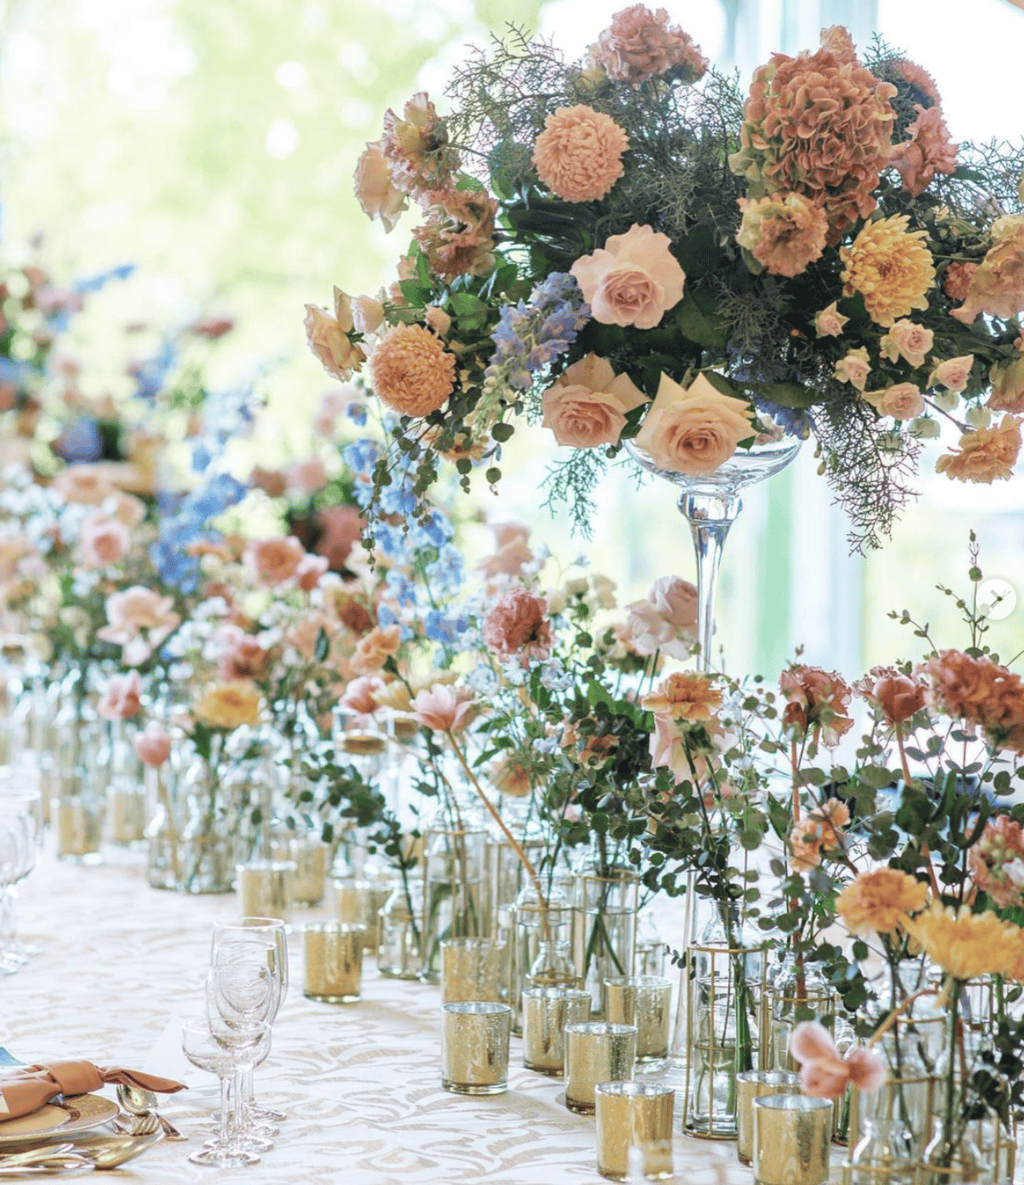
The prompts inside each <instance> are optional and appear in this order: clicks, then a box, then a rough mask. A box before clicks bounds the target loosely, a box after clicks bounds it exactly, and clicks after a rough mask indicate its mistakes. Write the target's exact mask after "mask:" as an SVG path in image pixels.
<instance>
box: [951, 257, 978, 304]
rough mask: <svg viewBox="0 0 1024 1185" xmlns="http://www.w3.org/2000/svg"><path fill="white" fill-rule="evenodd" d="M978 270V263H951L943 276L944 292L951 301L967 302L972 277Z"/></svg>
mask: <svg viewBox="0 0 1024 1185" xmlns="http://www.w3.org/2000/svg"><path fill="white" fill-rule="evenodd" d="M977 270H978V264H976V263H951V264H950V265H949V267H947V268H946V270H945V272H944V273H943V276H942V291H943V292H945V294H946V295H947V296H948V297H949V299H950V300H966V299H967V293H968V292H970V290H971V277H972V276H973V275H974V273H975V272H976V271H977Z"/></svg>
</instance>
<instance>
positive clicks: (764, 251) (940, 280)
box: [306, 4, 1024, 546]
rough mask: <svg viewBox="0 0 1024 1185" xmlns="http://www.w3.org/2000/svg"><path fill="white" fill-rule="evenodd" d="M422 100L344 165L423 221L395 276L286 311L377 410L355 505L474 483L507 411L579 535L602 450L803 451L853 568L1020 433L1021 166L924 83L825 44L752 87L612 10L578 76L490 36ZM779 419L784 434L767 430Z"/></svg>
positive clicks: (903, 65)
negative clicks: (442, 101)
mask: <svg viewBox="0 0 1024 1185" xmlns="http://www.w3.org/2000/svg"><path fill="white" fill-rule="evenodd" d="M448 98H449V110H448V111H447V113H445V114H441V113H440V112H439V111H438V109H437V108H436V107H435V105H434V103H433V102H432V101H431V100H430V99H429V98H428V96H427V95H426V94H425V93H420V94H417V95H415V96H414V97H413V98H412V99H410V100H409V102H408V103H407V104H406V106H405V109H404V111H403V112H402V113H401V114H397V113H395V112H394V111H390V110H389V111H388V112H387V114H386V117H385V120H384V129H383V134H382V136H381V138H380V139H379V140H378V141H376V142H374V143H372V144H370V145H368V147H367V150H366V152H365V153H364V154H363V156H362V158H361V159H360V161H359V165H358V168H357V170H356V191H357V195H358V197H359V200H360V202H361V204H362V206H363V208H364V210H365V211H366V212H367V214H368V215H370V217H372V218H374V219H377V220H379V221H381V222H382V223H383V224H384V226H385V228H386V229H388V230H391V229H393V228H394V227H395V225H396V224H397V222H398V220H399V218H400V216H401V214H402V212H403V211H404V210H405V209H406V208H407V207H408V206H409V205H410V204H415V205H416V206H417V207H418V208H419V209H420V211H421V212H422V216H423V217H422V221H421V223H420V225H419V226H417V227H416V228H415V229H414V231H413V240H412V242H411V244H410V247H409V250H408V251H407V253H406V254H405V255H404V257H403V260H402V262H401V265H400V267H399V276H398V279H397V281H396V282H395V283H394V284H393V285H392V286H391V287H390V288H389V289H388V290H387V291H382V292H380V293H378V294H377V295H375V296H366V295H364V296H359V297H356V298H355V299H352V298H350V297H349V296H348V295H346V294H345V293H344V292H343V291H341V290H336V292H335V301H334V305H333V307H332V308H331V309H330V310H324V309H322V308H319V307H316V306H312V305H310V306H307V309H308V315H307V319H306V328H307V333H308V336H309V341H310V345H311V348H312V349H313V351H314V353H315V354H316V355H317V356H318V357H319V358H320V359H321V361H322V362H323V364H324V367H325V369H326V370H327V371H328V373H330V374H332V375H333V376H334V377H336V378H339V379H342V380H346V379H349V378H351V377H352V375H353V374H357V373H358V374H360V375H361V377H362V378H363V380H364V381H365V382H366V383H367V384H368V386H369V387H370V388H371V389H372V390H373V392H374V393H375V394H376V395H377V397H378V398H379V399H380V401H381V404H382V405H383V408H384V409H385V411H386V425H385V426H386V431H387V435H388V451H387V453H386V455H385V456H384V457H383V458H382V460H381V463H380V465H379V468H378V471H377V475H376V489H377V493H378V495H379V494H380V493H381V492H382V491H383V490H384V489H385V488H386V485H387V483H388V481H389V475H390V474H391V473H392V472H393V471H394V470H395V469H396V467H398V466H399V462H401V464H402V465H410V464H411V465H412V466H413V468H414V470H415V474H416V483H415V489H416V491H417V493H422V492H423V491H425V490H426V489H427V488H429V486H430V484H431V483H432V482H433V481H434V480H435V478H436V475H437V472H438V464H439V462H438V458H439V457H444V458H447V459H449V460H450V461H452V462H454V464H455V465H456V467H457V469H458V472H459V473H460V474H461V475H462V477H463V482H464V484H465V482H466V481H467V480H468V475H469V474H470V472H471V471H472V470H473V468H474V467H476V466H478V465H482V466H483V467H484V468H485V477H486V480H487V481H488V482H489V483H491V484H493V483H495V482H497V481H498V480H499V478H500V476H501V468H500V466H501V456H502V445H503V444H504V443H505V442H506V441H508V439H509V438H510V437H511V436H512V434H513V433H514V432H515V431H517V430H518V429H519V427H520V425H521V424H522V421H523V418H524V417H525V418H526V420H527V421H528V422H532V423H538V422H539V423H541V424H542V425H543V427H544V428H545V429H547V430H548V431H550V432H551V433H552V434H553V436H554V438H555V441H556V443H557V444H558V445H559V446H561V447H562V448H564V449H566V450H568V455H567V457H566V459H565V460H563V461H561V462H559V464H558V466H557V467H556V469H555V470H554V472H553V474H552V476H551V478H550V486H549V489H550V494H551V496H552V497H554V498H559V497H570V498H571V499H572V500H573V503H574V506H575V515H576V519H577V522H578V523H580V524H581V525H583V526H584V528H585V526H586V521H587V509H588V493H589V491H590V490H591V489H592V487H593V484H594V481H595V480H596V477H597V473H598V471H599V470H600V468H601V466H602V465H603V464H604V463H605V461H606V460H607V459H608V458H609V457H614V456H616V455H617V453H618V452H619V450H620V448H621V446H622V443H623V441H624V440H627V439H629V438H634V437H635V438H636V441H637V445H638V446H639V447H641V448H643V449H644V450H645V452H646V453H647V455H648V456H649V457H651V458H652V459H653V460H654V461H655V462H656V464H657V465H658V466H659V467H660V468H662V469H667V470H669V471H673V472H677V473H682V474H685V475H696V476H699V475H703V474H708V473H712V472H714V471H715V470H716V469H717V468H718V467H720V466H721V465H722V463H723V462H725V461H726V460H728V459H729V458H730V457H733V456H735V455H738V454H743V453H744V452H745V451H746V450H749V449H750V448H751V447H752V446H754V445H755V444H756V443H757V442H759V441H764V440H768V439H771V438H772V436H773V434H777V433H778V432H779V431H780V430H783V429H784V428H786V427H788V429H789V430H791V431H799V432H804V433H806V432H808V431H809V432H812V433H813V434H814V435H815V436H816V438H817V440H818V445H819V448H820V452H821V458H822V459H821V469H822V470H823V472H824V473H825V474H826V475H827V476H828V477H829V480H830V481H831V482H832V484H833V487H834V489H835V490H836V492H837V494H838V496H839V498H840V500H841V501H842V502H843V504H844V505H845V506H846V508H847V510H848V511H849V513H850V517H851V541H852V543H853V544H854V545H855V546H863V545H864V544H871V545H877V543H878V540H879V537H880V534H884V533H885V532H887V531H888V529H889V528H890V526H891V523H892V520H893V516H894V514H895V513H896V512H897V511H898V510H899V508H900V507H901V506H902V505H903V504H904V503H905V502H906V501H907V499H908V498H909V497H911V495H912V491H911V487H910V482H911V481H912V477H913V474H914V472H915V469H916V465H917V461H918V455H919V452H920V449H921V442H922V441H923V440H927V439H929V438H932V437H936V436H938V435H939V434H940V431H941V428H942V425H943V423H952V424H954V425H955V426H956V429H957V431H958V432H959V434H960V436H959V443H958V444H957V445H955V446H954V447H953V448H952V449H949V450H947V451H945V452H943V453H942V454H941V455H940V456H939V458H938V461H937V466H936V467H937V468H938V470H939V471H940V472H944V473H946V474H947V476H948V477H950V478H952V479H955V480H960V481H982V482H989V481H992V480H996V479H1002V478H1007V477H1009V476H1010V473H1011V471H1012V469H1013V465H1014V462H1015V461H1016V458H1017V455H1018V452H1019V449H1020V443H1021V437H1020V422H1021V420H1020V413H1021V412H1022V411H1024V353H1022V351H1024V337H1022V336H1021V326H1020V322H1019V314H1020V313H1021V311H1022V310H1024V214H1022V210H1024V206H1022V194H1021V189H1020V184H1021V176H1022V169H1024V155H1022V153H1021V151H1020V149H1019V148H1011V147H1009V146H1007V145H994V144H991V145H982V146H975V145H970V144H961V145H957V144H954V143H952V142H951V140H950V137H949V134H948V131H947V129H946V125H945V123H944V121H943V116H942V107H941V102H940V97H939V92H938V90H937V88H936V86H935V83H934V82H933V80H932V78H931V77H930V75H929V74H928V73H927V72H926V70H925V69H923V68H922V67H921V66H919V65H918V64H916V63H915V62H913V61H911V60H909V59H908V58H907V57H905V56H904V55H903V54H902V53H898V52H896V51H893V50H890V49H888V48H887V47H885V46H884V45H882V44H880V43H877V42H876V43H875V44H874V45H873V46H872V47H871V48H870V50H868V51H866V52H864V51H861V52H858V50H857V49H856V48H855V46H854V45H853V44H852V43H851V40H850V38H849V36H848V34H847V33H846V31H845V30H844V29H842V28H840V27H835V28H832V29H828V30H825V31H824V32H823V34H822V44H821V46H820V48H818V49H817V50H814V51H808V52H804V53H801V54H799V55H797V56H795V57H793V56H789V55H786V54H775V55H773V57H772V59H771V61H770V62H769V63H767V64H766V65H764V66H762V67H761V68H759V69H758V70H757V71H756V72H755V75H754V79H753V81H752V83H751V85H750V87H749V90H748V92H747V93H744V92H743V91H741V90H740V89H739V88H738V86H737V85H736V82H735V81H734V80H733V79H731V78H729V77H727V76H726V75H724V74H722V73H720V72H719V71H717V70H716V69H715V68H714V67H713V66H709V65H708V63H707V62H706V60H705V59H704V57H703V56H702V55H701V53H700V50H699V48H698V47H697V46H696V45H695V44H694V43H693V41H692V39H691V38H690V37H689V36H687V34H686V33H685V32H683V31H682V30H681V29H679V28H677V27H675V26H672V25H670V24H669V21H668V16H667V14H666V13H665V11H664V10H663V9H659V10H658V11H656V12H654V11H651V10H650V9H647V8H646V7H645V6H643V5H642V4H637V5H633V6H632V7H629V8H626V9H624V10H623V11H621V12H619V13H618V14H617V15H616V16H615V18H614V19H613V21H612V24H611V26H610V27H609V28H608V29H607V30H605V31H604V32H603V33H601V35H600V37H599V38H598V39H597V41H596V42H595V44H594V45H593V46H592V47H591V49H590V51H589V53H588V54H587V56H586V57H585V58H584V59H583V60H581V61H567V60H566V59H565V58H564V57H563V56H562V54H561V53H560V52H559V50H558V49H557V47H555V46H554V45H552V44H549V43H547V42H544V41H540V40H528V39H527V38H526V37H525V36H523V35H521V34H520V33H519V32H518V31H515V30H513V31H512V32H511V33H510V34H509V35H508V36H507V37H506V38H505V39H502V40H496V41H495V42H494V45H493V47H492V50H491V52H490V53H487V54H484V53H481V54H477V55H474V56H471V57H470V58H469V60H468V61H467V62H466V63H465V64H464V65H462V66H461V67H460V68H459V69H457V71H456V72H455V76H454V78H453V81H452V83H451V85H450V87H449V91H448ZM780 425H782V428H780Z"/></svg>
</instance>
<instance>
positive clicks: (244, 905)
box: [235, 860, 295, 922]
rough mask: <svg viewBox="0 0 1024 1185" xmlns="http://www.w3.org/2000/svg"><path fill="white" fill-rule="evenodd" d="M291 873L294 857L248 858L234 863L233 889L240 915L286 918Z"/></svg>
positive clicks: (288, 914) (290, 895)
mask: <svg viewBox="0 0 1024 1185" xmlns="http://www.w3.org/2000/svg"><path fill="white" fill-rule="evenodd" d="M294 875H295V861H294V860H250V861H247V862H246V863H245V864H237V865H235V888H236V890H237V892H238V908H239V912H240V913H241V915H242V917H244V918H279V919H280V920H281V921H283V922H286V921H288V918H289V917H290V915H291V904H292V878H293V876H294Z"/></svg>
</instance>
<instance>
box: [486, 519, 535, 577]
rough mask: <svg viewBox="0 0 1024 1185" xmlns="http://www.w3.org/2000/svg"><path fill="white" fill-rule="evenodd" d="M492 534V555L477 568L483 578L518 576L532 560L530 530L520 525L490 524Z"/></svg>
mask: <svg viewBox="0 0 1024 1185" xmlns="http://www.w3.org/2000/svg"><path fill="white" fill-rule="evenodd" d="M490 526H491V530H492V531H493V532H494V554H493V555H490V556H488V557H487V558H486V559H485V560H483V561H482V562H481V563H480V565H479V568H480V570H481V571H482V572H483V573H484V575H485V576H488V577H491V578H493V577H495V576H518V575H519V574H520V573H521V572H522V570H523V567H524V566H525V565H526V564H528V563H530V562H531V560H532V559H533V552H532V551H530V547H529V539H530V528H529V527H524V526H522V525H521V524H520V523H491V524H490Z"/></svg>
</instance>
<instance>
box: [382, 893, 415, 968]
mask: <svg viewBox="0 0 1024 1185" xmlns="http://www.w3.org/2000/svg"><path fill="white" fill-rule="evenodd" d="M422 918H423V883H422V881H420V880H419V879H418V878H413V877H410V878H409V879H408V880H407V881H405V882H402V881H400V882H399V883H398V884H397V885H395V887H394V889H392V891H391V896H390V897H389V898H388V899H387V901H386V902H385V903H384V905H383V906H381V910H380V946H379V947H378V948H377V970H378V971H379V972H380V973H381V975H383V976H386V977H387V978H388V979H419V975H420V968H421V967H422V965H423V958H422V955H421V953H420V941H421V937H422V935H421V932H420V925H421V922H422Z"/></svg>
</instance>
